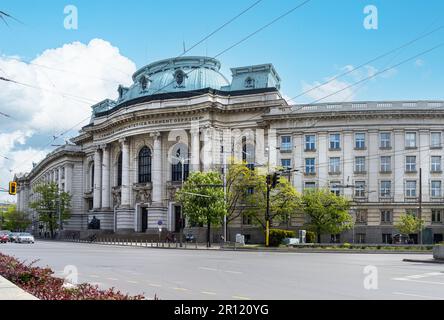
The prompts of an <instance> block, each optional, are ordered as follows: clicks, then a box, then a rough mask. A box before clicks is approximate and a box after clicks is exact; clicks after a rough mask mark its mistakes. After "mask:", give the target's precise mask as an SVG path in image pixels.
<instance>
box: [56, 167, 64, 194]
mask: <svg viewBox="0 0 444 320" xmlns="http://www.w3.org/2000/svg"><path fill="white" fill-rule="evenodd" d="M57 170H58V178H59V179H58V182H57V183H58V184H59V190H62V170H63V167H59V168H58V169H57Z"/></svg>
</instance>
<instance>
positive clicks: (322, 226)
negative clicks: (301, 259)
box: [301, 189, 353, 243]
mask: <svg viewBox="0 0 444 320" xmlns="http://www.w3.org/2000/svg"><path fill="white" fill-rule="evenodd" d="M301 205H302V211H303V213H304V214H305V215H306V216H308V218H309V220H310V222H308V224H307V228H308V229H311V230H312V231H315V232H316V234H317V237H318V243H320V242H321V234H324V233H330V234H337V233H341V232H343V231H345V230H348V229H350V228H352V227H353V218H352V216H351V215H350V213H349V209H350V202H349V201H348V200H347V199H346V198H345V197H343V196H337V195H335V194H333V193H332V192H331V191H330V190H328V189H313V190H305V191H304V193H303V195H302V198H301Z"/></svg>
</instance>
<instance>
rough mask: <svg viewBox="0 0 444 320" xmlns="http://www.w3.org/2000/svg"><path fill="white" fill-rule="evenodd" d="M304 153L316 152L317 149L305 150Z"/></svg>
mask: <svg viewBox="0 0 444 320" xmlns="http://www.w3.org/2000/svg"><path fill="white" fill-rule="evenodd" d="M304 152H316V148H309V149H307V148H305V149H304Z"/></svg>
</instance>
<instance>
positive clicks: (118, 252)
mask: <svg viewBox="0 0 444 320" xmlns="http://www.w3.org/2000/svg"><path fill="white" fill-rule="evenodd" d="M0 251H1V252H2V253H4V254H8V255H13V256H15V257H17V258H19V259H21V260H26V261H29V262H31V261H33V260H37V259H39V261H38V262H37V265H40V266H50V267H51V268H52V269H53V270H54V271H55V272H56V275H57V276H60V277H63V275H64V270H65V272H69V270H73V267H70V266H74V267H75V268H76V270H77V272H78V281H79V282H89V283H95V284H97V285H99V286H100V287H101V288H109V287H115V288H117V289H119V290H121V291H123V292H128V293H130V294H139V293H140V294H144V295H145V296H146V297H147V298H153V297H154V295H155V294H156V295H157V296H158V297H159V298H160V299H163V300H167V299H230V300H231V299H235V300H247V299H266V300H269V299H401V300H404V299H427V300H429V299H441V300H444V264H423V263H407V262H403V261H402V259H403V258H406V257H408V258H412V259H415V258H418V259H428V258H431V256H429V255H407V254H342V253H276V252H238V251H237V252H233V251H218V250H211V251H207V250H180V249H156V248H143V247H139V248H137V247H119V246H111V245H98V244H85V243H64V242H44V241H41V242H37V243H35V244H13V243H8V244H1V245H0ZM367 266H374V267H376V268H373V267H367ZM366 267H367V268H370V271H371V274H370V275H371V276H372V278H371V279H373V280H372V281H369V278H366V277H368V276H369V274H368V273H367V274H365V273H364V271H365V268H366ZM65 268H66V269H65ZM367 271H369V270H367ZM375 271H376V272H375ZM365 283H367V284H369V283H370V284H371V285H370V288H369V286H368V285H367V286H365V285H364V284H365ZM376 285H377V289H376ZM366 287H367V289H366Z"/></svg>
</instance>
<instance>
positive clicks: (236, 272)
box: [224, 270, 243, 274]
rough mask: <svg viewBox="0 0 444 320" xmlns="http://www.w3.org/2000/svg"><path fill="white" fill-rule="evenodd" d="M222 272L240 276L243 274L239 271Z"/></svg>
mask: <svg viewBox="0 0 444 320" xmlns="http://www.w3.org/2000/svg"><path fill="white" fill-rule="evenodd" d="M224 272H226V273H233V274H242V273H243V272H240V271H230V270H227V271H224Z"/></svg>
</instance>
